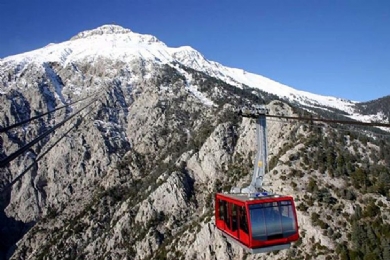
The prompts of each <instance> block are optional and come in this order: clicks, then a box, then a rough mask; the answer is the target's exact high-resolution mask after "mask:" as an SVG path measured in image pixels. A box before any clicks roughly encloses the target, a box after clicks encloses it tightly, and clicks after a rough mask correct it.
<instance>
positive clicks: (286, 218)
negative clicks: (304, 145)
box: [215, 106, 299, 254]
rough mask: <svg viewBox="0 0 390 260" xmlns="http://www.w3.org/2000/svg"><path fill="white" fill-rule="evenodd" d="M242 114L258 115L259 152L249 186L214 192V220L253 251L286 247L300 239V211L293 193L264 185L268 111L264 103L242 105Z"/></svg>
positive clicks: (259, 251) (245, 247)
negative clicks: (284, 193)
mask: <svg viewBox="0 0 390 260" xmlns="http://www.w3.org/2000/svg"><path fill="white" fill-rule="evenodd" d="M238 112H239V114H240V115H242V116H244V117H251V118H256V119H258V120H257V124H256V136H257V155H256V161H257V163H255V167H254V172H253V176H252V181H251V183H250V185H249V186H248V187H245V188H238V187H235V188H232V189H231V191H230V194H225V193H217V194H216V195H215V224H216V227H217V228H218V229H219V230H220V231H221V232H222V234H223V235H225V236H226V237H227V238H228V239H229V240H231V241H232V242H235V243H236V244H238V245H240V246H241V247H243V248H244V249H246V250H247V251H249V252H251V253H254V254H256V253H264V252H269V251H274V250H281V249H287V248H289V247H290V244H291V242H293V241H297V240H298V239H299V232H298V221H297V213H296V210H295V204H294V200H293V198H292V197H291V196H281V195H276V194H272V193H269V192H266V191H265V190H264V189H263V188H262V184H263V176H264V173H265V169H266V164H267V136H266V121H265V118H266V114H267V113H268V109H267V108H265V107H263V106H257V107H255V108H246V107H244V108H241V109H240V110H239V111H238Z"/></svg>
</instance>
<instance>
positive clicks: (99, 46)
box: [0, 25, 359, 119]
mask: <svg viewBox="0 0 390 260" xmlns="http://www.w3.org/2000/svg"><path fill="white" fill-rule="evenodd" d="M99 57H105V58H109V59H116V60H120V61H124V62H128V61H131V60H133V59H137V58H140V59H146V60H152V61H154V62H157V63H160V64H170V63H172V62H179V63H181V64H183V65H185V66H187V67H190V68H193V69H195V70H199V71H203V72H205V73H207V74H208V75H210V76H212V77H216V78H219V79H221V80H223V81H225V82H227V83H228V84H231V85H234V86H236V87H238V88H242V85H246V86H249V87H252V88H257V89H260V90H262V91H265V92H269V93H270V94H275V95H278V96H280V97H282V98H283V99H286V100H289V101H291V102H297V103H303V104H305V105H306V106H308V107H310V106H311V107H314V108H315V107H320V106H321V107H327V106H328V107H333V108H337V109H341V110H343V111H345V112H347V113H348V114H349V115H350V117H351V118H355V119H356V118H359V114H357V113H356V111H355V104H356V103H358V102H355V101H350V100H345V99H342V98H337V97H331V96H322V95H317V94H313V93H310V92H306V91H301V90H296V89H294V88H291V87H289V86H287V85H284V84H281V83H279V82H276V81H274V80H272V79H269V78H266V77H263V76H261V75H257V74H254V73H250V72H247V71H244V70H242V69H237V68H229V67H225V66H223V65H221V64H220V63H218V62H214V61H209V60H207V59H206V58H205V57H204V56H203V55H202V54H201V53H200V52H198V51H196V50H195V49H193V48H192V47H190V46H182V47H176V48H173V47H168V46H166V45H165V44H164V43H163V42H161V41H159V40H158V39H157V38H156V37H154V36H152V35H144V34H138V33H134V32H132V31H131V30H130V29H126V28H123V27H121V26H118V25H103V26H100V27H98V28H95V29H92V30H87V31H83V32H80V33H78V34H77V35H75V36H74V37H72V38H71V40H70V41H65V42H62V43H58V44H52V45H48V46H46V47H44V48H41V49H38V50H34V51H31V52H27V53H23V54H19V55H13V56H9V57H6V58H4V59H3V60H1V61H0V62H1V64H2V66H4V65H5V66H7V63H13V64H14V66H18V67H19V68H20V69H22V68H23V67H24V65H25V64H29V63H31V62H37V63H43V62H45V61H50V62H59V63H60V64H63V66H66V65H67V64H71V63H72V62H76V61H77V60H82V59H86V60H87V61H88V62H92V63H93V62H97V60H99Z"/></svg>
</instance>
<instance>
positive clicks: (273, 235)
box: [249, 201, 296, 240]
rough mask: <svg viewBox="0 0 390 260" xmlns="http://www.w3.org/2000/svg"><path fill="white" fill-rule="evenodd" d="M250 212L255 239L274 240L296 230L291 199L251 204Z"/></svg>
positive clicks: (289, 234) (291, 233)
mask: <svg viewBox="0 0 390 260" xmlns="http://www.w3.org/2000/svg"><path fill="white" fill-rule="evenodd" d="M249 212H250V222H251V225H252V237H253V239H256V240H272V239H278V238H284V237H288V236H291V235H293V234H294V233H295V232H296V226H295V218H294V214H293V208H292V204H291V201H279V202H269V203H262V204H257V205H249Z"/></svg>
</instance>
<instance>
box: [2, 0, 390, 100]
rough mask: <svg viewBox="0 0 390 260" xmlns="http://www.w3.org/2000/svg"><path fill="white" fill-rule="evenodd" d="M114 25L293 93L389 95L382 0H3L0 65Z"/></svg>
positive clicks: (389, 44) (389, 42) (388, 19)
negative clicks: (187, 47) (259, 77)
mask: <svg viewBox="0 0 390 260" xmlns="http://www.w3.org/2000/svg"><path fill="white" fill-rule="evenodd" d="M112 23H115V24H118V25H121V26H123V27H126V28H129V29H131V30H132V31H134V32H138V33H147V34H152V35H155V36H156V37H157V38H159V39H160V40H162V41H163V42H165V43H166V44H167V45H168V46H172V47H175V46H182V45H190V46H192V47H193V48H195V49H197V50H198V51H200V52H201V53H203V54H204V55H205V57H206V58H207V59H210V60H214V61H217V62H220V63H222V64H223V65H226V66H230V67H237V68H242V69H245V70H247V71H250V72H254V73H257V74H260V75H263V76H266V77H269V78H271V79H274V80H276V81H279V82H281V83H284V84H286V85H289V86H291V87H294V88H297V89H300V90H306V91H310V92H313V93H317V94H323V95H332V96H337V97H342V98H347V99H352V100H358V101H367V100H372V99H376V98H379V97H382V96H386V95H390V1H389V0H383V1H377V0H348V1H347V0H306V1H301V0H268V1H265V0H246V1H238V0H207V1H206V0H204V1H203V0H181V1H179V0H177V1H173V0H104V1H101V0H34V1H33V0H1V1H0V58H4V57H6V56H9V55H12V54H17V53H21V52H25V51H29V50H33V49H36V48H40V47H43V46H45V45H47V44H48V43H50V42H55V43H57V42H62V41H65V40H68V39H69V38H71V37H72V36H74V35H75V34H77V33H78V32H80V31H83V30H87V29H93V28H96V27H98V26H101V25H103V24H112Z"/></svg>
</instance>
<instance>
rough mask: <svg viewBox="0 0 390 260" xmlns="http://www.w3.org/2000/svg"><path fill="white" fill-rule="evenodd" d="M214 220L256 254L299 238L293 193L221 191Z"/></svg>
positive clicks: (217, 195) (226, 233)
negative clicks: (272, 193) (282, 194)
mask: <svg viewBox="0 0 390 260" xmlns="http://www.w3.org/2000/svg"><path fill="white" fill-rule="evenodd" d="M215 223H216V226H217V228H218V229H219V230H221V231H222V232H223V234H224V235H225V236H226V237H227V238H228V239H230V240H231V241H232V242H235V243H236V244H238V245H240V246H241V247H243V248H244V249H246V250H247V251H248V252H250V253H253V254H256V253H264V252H269V251H274V250H282V249H287V248H289V247H290V243H291V242H293V241H297V240H298V239H299V233H298V222H297V215H296V211H295V204H294V200H293V198H292V197H290V196H278V195H270V196H267V195H266V196H260V197H248V195H247V194H222V193H218V194H216V196H215Z"/></svg>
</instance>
